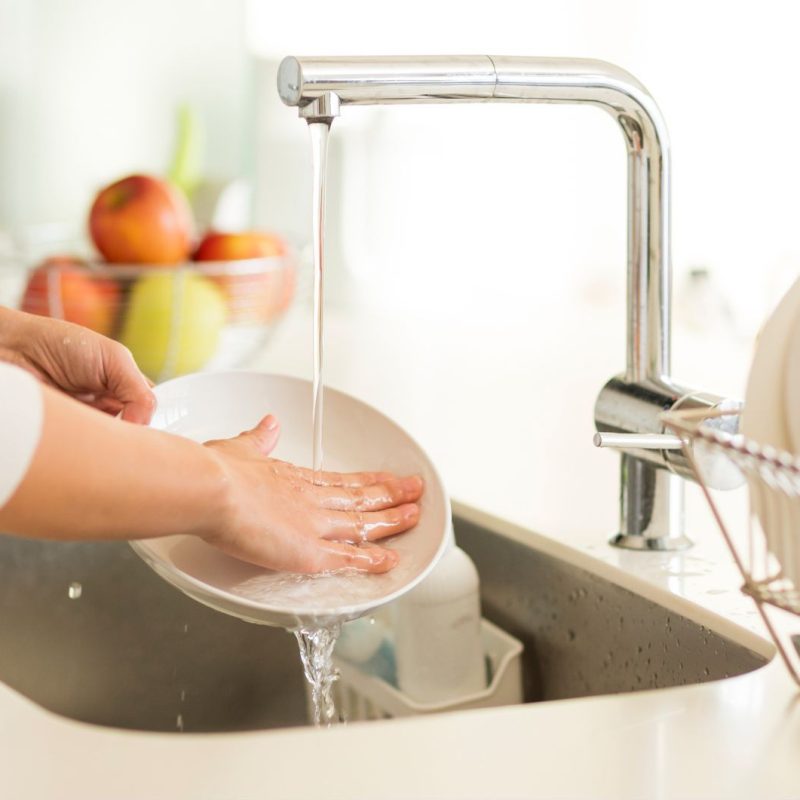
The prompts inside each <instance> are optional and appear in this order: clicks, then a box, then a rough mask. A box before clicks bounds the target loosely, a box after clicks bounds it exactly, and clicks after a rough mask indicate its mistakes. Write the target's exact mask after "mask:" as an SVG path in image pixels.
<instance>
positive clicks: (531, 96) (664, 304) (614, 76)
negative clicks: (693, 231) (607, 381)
mask: <svg viewBox="0 0 800 800" xmlns="http://www.w3.org/2000/svg"><path fill="white" fill-rule="evenodd" d="M278 90H279V92H280V95H281V98H282V99H283V101H284V102H285V103H286V104H287V105H292V106H299V107H300V113H301V115H302V116H304V117H305V118H307V119H309V120H310V121H313V120H314V119H318V118H321V117H323V116H324V117H325V118H326V119H328V120H330V119H332V118H333V116H335V115H336V114H337V113H338V110H339V109H338V106H339V104H341V105H377V104H385V103H392V104H394V103H463V102H502V101H505V102H533V103H584V104H590V105H595V106H599V107H600V108H603V109H605V110H606V111H607V112H608V113H609V114H611V115H612V116H613V117H614V118H615V119H616V120H617V122H618V124H619V126H620V128H621V130H622V132H623V135H624V138H625V144H626V147H627V151H628V264H627V272H628V276H627V280H628V290H627V352H626V370H625V377H626V379H627V380H628V381H630V382H635V383H639V382H642V381H645V380H648V379H649V380H652V381H657V382H662V381H663V382H668V380H669V376H670V324H671V322H670V308H671V301H670V293H671V265H670V163H669V137H668V134H667V128H666V125H665V123H664V120H663V117H662V116H661V112H660V111H659V109H658V106H657V105H656V103H655V101H654V100H653V98H652V97H651V96H650V94H649V93H648V92H647V90H646V89H645V88H644V86H642V84H641V83H639V81H637V80H636V78H634V77H633V76H632V75H631V74H630V73H628V72H626V71H625V70H623V69H620V68H619V67H616V66H614V65H613V64H608V63H606V62H603V61H594V60H588V59H563V58H527V57H508V56H394V57H387V58H384V57H371V56H366V57H347V58H337V57H324V58H294V57H289V58H286V59H284V60H283V62H282V63H281V65H280V69H279V72H278Z"/></svg>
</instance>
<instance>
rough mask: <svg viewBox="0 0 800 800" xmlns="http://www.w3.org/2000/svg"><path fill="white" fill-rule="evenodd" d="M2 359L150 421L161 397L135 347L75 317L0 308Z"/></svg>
mask: <svg viewBox="0 0 800 800" xmlns="http://www.w3.org/2000/svg"><path fill="white" fill-rule="evenodd" d="M0 360H2V361H8V362H11V363H12V364H16V365H17V366H20V367H22V368H23V369H26V370H28V371H29V372H32V373H33V374H34V375H36V377H38V378H39V379H40V380H42V381H44V382H45V383H47V384H49V385H50V386H54V387H55V388H56V389H60V390H61V391H62V392H64V393H65V394H67V395H69V396H71V397H74V398H75V399H77V400H80V401H82V402H84V403H86V404H87V405H90V406H92V407H94V408H98V409H100V410H101V411H105V412H106V413H108V414H112V415H114V416H116V415H117V414H120V413H121V414H122V418H123V419H125V420H128V421H129V422H137V423H140V424H143V425H146V424H147V423H148V422H150V418H151V416H152V415H153V411H154V410H155V406H156V400H155V396H154V395H153V392H152V391H151V390H150V382H149V381H148V380H147V378H145V376H144V375H143V374H142V373H141V372H140V371H139V368H138V367H137V366H136V362H135V361H134V360H133V356H132V355H131V353H130V351H129V350H128V349H127V348H126V347H124V346H123V345H121V344H120V343H119V342H115V341H113V340H112V339H108V338H106V337H105V336H101V335H100V334H99V333H94V331H90V330H89V329H88V328H82V327H81V326H80V325H73V324H72V323H70V322H63V321H61V320H56V319H49V318H47V317H39V316H36V315H34V314H25V313H23V312H21V311H12V310H11V309H8V308H0Z"/></svg>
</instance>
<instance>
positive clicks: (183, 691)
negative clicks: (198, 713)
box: [181, 689, 186, 703]
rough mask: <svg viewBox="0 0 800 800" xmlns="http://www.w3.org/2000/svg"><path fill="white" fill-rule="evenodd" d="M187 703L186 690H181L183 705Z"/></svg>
mask: <svg viewBox="0 0 800 800" xmlns="http://www.w3.org/2000/svg"><path fill="white" fill-rule="evenodd" d="M185 702H186V689H181V703H185Z"/></svg>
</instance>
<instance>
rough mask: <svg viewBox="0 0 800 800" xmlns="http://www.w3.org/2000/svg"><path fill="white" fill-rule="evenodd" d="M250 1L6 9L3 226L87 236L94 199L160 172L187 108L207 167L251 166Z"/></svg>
mask: <svg viewBox="0 0 800 800" xmlns="http://www.w3.org/2000/svg"><path fill="white" fill-rule="evenodd" d="M243 15H244V5H243V2H242V0H137V2H135V3H126V2H118V1H117V0H114V1H113V2H109V0H0V119H1V120H2V123H0V128H2V130H0V227H5V228H7V229H8V228H11V229H15V230H16V229H20V228H25V227H28V226H31V225H41V224H43V223H50V222H54V223H58V224H60V225H62V224H63V225H66V226H69V225H78V226H79V227H82V225H83V224H84V223H83V221H84V218H85V215H86V211H87V210H88V204H89V203H90V202H91V198H92V196H93V194H94V192H95V191H96V190H97V188H99V187H100V186H101V185H103V184H105V183H107V182H109V181H110V180H112V179H115V178H118V177H122V176H123V175H125V174H128V173H130V172H132V171H137V170H143V171H151V172H156V173H161V172H163V171H164V170H165V168H166V167H167V165H168V163H169V160H170V158H171V156H172V151H173V147H174V139H175V126H176V109H177V107H178V105H179V104H181V103H189V104H190V105H191V106H192V107H193V108H194V109H195V110H196V111H197V113H198V115H199V116H200V118H201V120H202V123H203V125H204V127H205V129H206V141H207V150H206V169H207V171H208V172H209V173H210V174H212V175H221V176H224V177H231V176H233V177H235V176H237V175H239V174H240V173H241V172H242V171H243V170H244V169H245V168H247V167H248V166H249V163H248V159H249V150H248V147H249V146H250V144H251V142H250V141H249V139H248V136H249V116H250V108H249V104H248V102H247V100H248V98H249V91H250V89H251V87H250V84H249V71H248V57H247V53H246V49H245V47H244V44H243V40H244V20H243Z"/></svg>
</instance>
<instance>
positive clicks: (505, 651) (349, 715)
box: [334, 619, 523, 722]
mask: <svg viewBox="0 0 800 800" xmlns="http://www.w3.org/2000/svg"><path fill="white" fill-rule="evenodd" d="M481 638H482V639H483V649H484V653H485V656H486V664H487V674H488V676H489V685H488V686H487V687H486V689H484V690H483V691H482V692H477V693H475V694H471V695H469V696H466V697H462V698H461V699H459V700H451V701H449V702H447V703H418V702H416V701H415V700H412V699H411V698H410V697H408V696H407V695H406V694H404V693H403V692H402V691H400V689H398V688H397V687H396V686H394V685H392V684H391V683H389V682H388V681H386V680H384V679H383V678H381V677H379V676H377V675H372V674H368V673H366V672H364V671H363V670H362V669H360V668H359V666H358V665H357V664H353V663H351V662H349V661H345V660H344V659H341V658H336V659H334V663H335V666H336V668H337V669H338V671H339V680H338V681H337V682H336V683H335V684H334V697H335V701H336V707H337V709H339V714H340V716H341V717H342V718H343V719H345V720H348V721H350V722H357V721H360V720H375V719H391V718H393V717H410V716H414V715H417V714H434V713H441V712H443V711H459V710H463V709H468V708H489V707H490V706H508V705H515V704H517V703H521V702H522V701H523V696H522V663H521V659H522V650H523V647H522V642H520V641H519V640H518V639H515V638H514V637H513V636H511V635H510V634H508V633H506V632H505V631H504V630H501V629H500V628H498V627H497V626H496V625H493V624H492V623H491V622H489V621H488V620H486V619H484V620H482V622H481Z"/></svg>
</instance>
